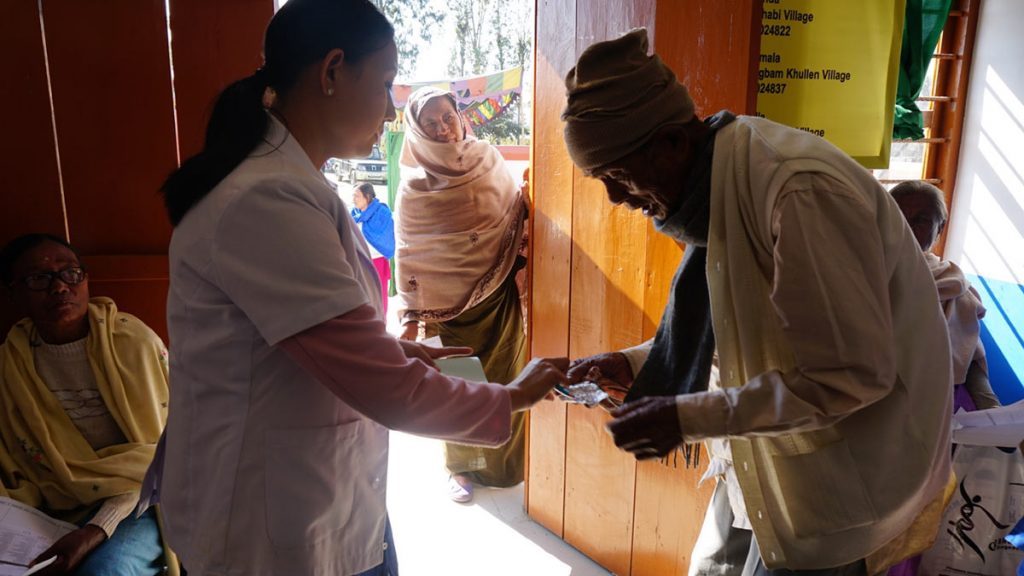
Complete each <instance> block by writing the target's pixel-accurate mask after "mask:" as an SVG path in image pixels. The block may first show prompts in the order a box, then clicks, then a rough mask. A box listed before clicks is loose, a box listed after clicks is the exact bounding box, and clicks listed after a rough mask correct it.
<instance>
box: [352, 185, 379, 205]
mask: <svg viewBox="0 0 1024 576" xmlns="http://www.w3.org/2000/svg"><path fill="white" fill-rule="evenodd" d="M355 189H356V190H359V193H360V194H362V195H363V198H366V201H367V202H372V201H373V200H374V199H375V198H376V197H377V191H376V190H374V189H373V184H370V183H369V182H363V183H362V184H360V185H358V186H356V187H355Z"/></svg>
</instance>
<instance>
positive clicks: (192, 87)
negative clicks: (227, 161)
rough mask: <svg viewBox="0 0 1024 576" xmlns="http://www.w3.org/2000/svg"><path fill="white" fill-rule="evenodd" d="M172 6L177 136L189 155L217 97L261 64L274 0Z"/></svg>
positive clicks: (199, 0)
mask: <svg viewBox="0 0 1024 576" xmlns="http://www.w3.org/2000/svg"><path fill="white" fill-rule="evenodd" d="M170 7H171V8H170V12H171V48H172V51H173V54H174V96H175V103H176V106H177V112H178V142H179V148H180V152H181V157H182V159H185V158H188V157H189V156H192V155H194V154H195V153H197V152H199V150H201V149H202V147H203V139H204V138H205V136H206V124H207V122H209V113H210V110H212V107H213V100H214V98H215V97H216V96H217V95H218V94H220V91H221V90H223V89H224V88H225V87H227V85H228V84H230V83H231V82H233V81H235V80H238V79H240V78H244V77H246V76H249V75H250V74H252V73H253V72H254V71H255V70H256V69H257V68H259V67H260V66H261V65H262V63H263V58H262V57H261V54H262V53H263V32H264V30H265V29H266V27H267V23H268V22H270V18H271V17H272V16H273V15H274V0H217V1H216V2H211V1H210V0H170ZM214 55H215V57H212V56H214Z"/></svg>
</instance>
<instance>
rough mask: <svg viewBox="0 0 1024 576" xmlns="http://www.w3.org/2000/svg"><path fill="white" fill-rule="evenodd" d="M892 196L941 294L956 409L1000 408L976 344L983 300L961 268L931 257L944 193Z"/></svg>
mask: <svg viewBox="0 0 1024 576" xmlns="http://www.w3.org/2000/svg"><path fill="white" fill-rule="evenodd" d="M890 193H891V194H892V197H893V199H894V200H896V203H897V204H898V205H899V207H900V211H902V212H903V217H904V218H906V220H907V224H909V225H910V229H911V231H913V233H914V238H916V239H917V243H918V244H920V245H921V250H923V251H924V256H925V260H926V261H927V262H928V267H929V268H930V269H931V271H932V275H933V276H934V277H935V286H936V288H938V290H939V300H940V301H941V303H942V309H943V312H945V314H946V323H947V325H948V327H949V343H950V349H951V350H952V353H953V383H954V384H955V387H954V409H956V408H960V407H963V408H964V409H965V410H975V409H978V410H984V409H986V408H992V407H995V406H999V399H998V398H997V397H996V395H995V394H994V393H993V392H992V386H991V385H990V384H989V381H988V365H987V364H986V362H985V347H984V346H983V345H982V343H981V338H980V333H981V319H982V318H984V317H985V307H984V306H983V305H982V303H981V297H980V296H978V292H977V291H976V290H975V289H974V288H972V287H971V284H970V282H968V281H967V279H966V278H964V274H963V272H962V271H961V270H960V267H959V266H957V265H956V264H954V263H953V262H950V261H949V260H942V259H940V258H939V257H938V256H936V255H935V254H933V253H932V252H931V247H932V245H933V244H935V240H936V239H937V238H938V237H939V234H941V233H942V230H943V228H945V226H946V220H947V218H948V213H947V212H946V203H945V200H944V199H943V194H942V191H941V190H939V189H938V188H936V187H935V186H932V185H931V184H929V183H927V182H920V181H912V182H903V183H901V184H899V185H897V186H896V187H894V188H893V189H892V190H891V191H890Z"/></svg>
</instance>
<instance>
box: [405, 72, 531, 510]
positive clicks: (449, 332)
mask: <svg viewBox="0 0 1024 576" xmlns="http://www.w3.org/2000/svg"><path fill="white" fill-rule="evenodd" d="M406 126H407V128H406V136H405V143H404V145H403V148H402V155H401V160H400V162H401V170H402V182H401V184H400V186H399V190H398V200H397V212H398V228H397V237H398V259H397V266H398V282H397V288H398V294H399V297H400V298H401V304H402V309H401V310H400V311H399V315H400V318H401V320H402V323H403V326H404V332H403V335H402V338H403V339H406V340H415V339H416V337H417V334H418V332H419V329H420V325H421V323H426V324H427V325H428V328H429V329H430V330H431V331H433V330H436V331H437V333H438V335H439V336H440V337H441V341H442V342H443V343H444V344H445V345H446V346H469V347H472V348H473V349H474V350H475V352H476V354H477V356H479V357H480V360H481V362H482V363H483V369H484V373H485V374H486V376H487V380H488V381H489V382H495V383H499V384H505V383H508V382H509V381H511V380H512V378H514V377H515V375H516V374H517V373H518V372H519V371H520V370H521V369H522V368H523V366H524V365H525V363H526V334H525V330H524V322H523V314H522V310H521V307H520V295H519V291H518V289H517V287H516V283H515V276H516V271H517V270H518V269H519V268H521V267H522V265H523V263H524V259H523V258H521V257H519V255H518V254H519V248H520V241H521V238H522V236H523V231H524V224H523V223H524V215H525V205H524V203H523V196H522V193H521V192H520V190H519V189H517V187H516V184H515V182H514V181H513V179H512V176H511V175H510V174H509V172H508V169H507V168H506V167H505V162H504V160H503V159H502V157H501V154H500V153H499V152H498V150H497V149H496V148H494V147H493V146H491V145H490V144H488V143H486V142H483V141H481V140H477V139H476V138H475V137H474V136H471V135H467V134H466V126H465V123H464V121H463V118H462V115H461V114H459V112H458V109H457V107H456V104H455V98H454V97H453V96H452V95H451V94H450V93H448V92H445V91H443V90H438V89H436V88H430V87H427V88H421V89H419V90H417V91H416V92H415V93H413V94H412V96H411V97H410V98H409V102H408V104H407V105H406ZM523 422H524V420H523V418H522V415H517V417H516V418H515V419H514V420H513V423H512V430H513V431H512V438H511V439H510V440H509V441H508V443H506V444H505V445H503V446H501V447H500V448H497V449H486V448H480V447H476V446H465V445H460V444H453V443H448V444H446V445H445V460H446V463H447V467H448V471H449V472H450V473H451V479H450V481H449V486H448V488H449V496H450V497H451V498H452V499H453V500H455V501H457V502H468V501H469V500H471V499H472V496H473V482H476V483H479V484H484V485H487V486H512V485H514V484H518V483H519V482H521V481H522V479H523V470H524V465H525V456H524V434H525V431H524V426H523Z"/></svg>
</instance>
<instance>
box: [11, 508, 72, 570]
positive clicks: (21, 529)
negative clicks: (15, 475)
mask: <svg viewBox="0 0 1024 576" xmlns="http://www.w3.org/2000/svg"><path fill="white" fill-rule="evenodd" d="M76 528H77V526H75V525H74V524H68V523H67V522H61V521H60V520H57V519H54V518H50V517H49V516H47V515H46V514H43V513H42V512H40V511H38V510H36V509H35V508H32V507H31V506H26V505H24V504H22V503H21V502H18V501H16V500H12V499H10V498H3V497H0V562H3V563H6V564H17V565H19V566H20V571H19V572H17V574H19V575H20V574H23V573H24V572H25V566H28V563H29V562H31V561H33V560H35V558H36V556H39V555H40V554H42V553H43V551H44V550H46V549H47V548H49V547H50V545H51V544H53V543H54V542H56V541H57V540H58V539H59V538H60V537H61V536H64V535H65V534H67V533H68V532H71V531H72V530H75V529H76ZM0 567H3V565H0ZM3 568H6V567H3ZM0 576H6V574H4V573H3V572H0Z"/></svg>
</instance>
